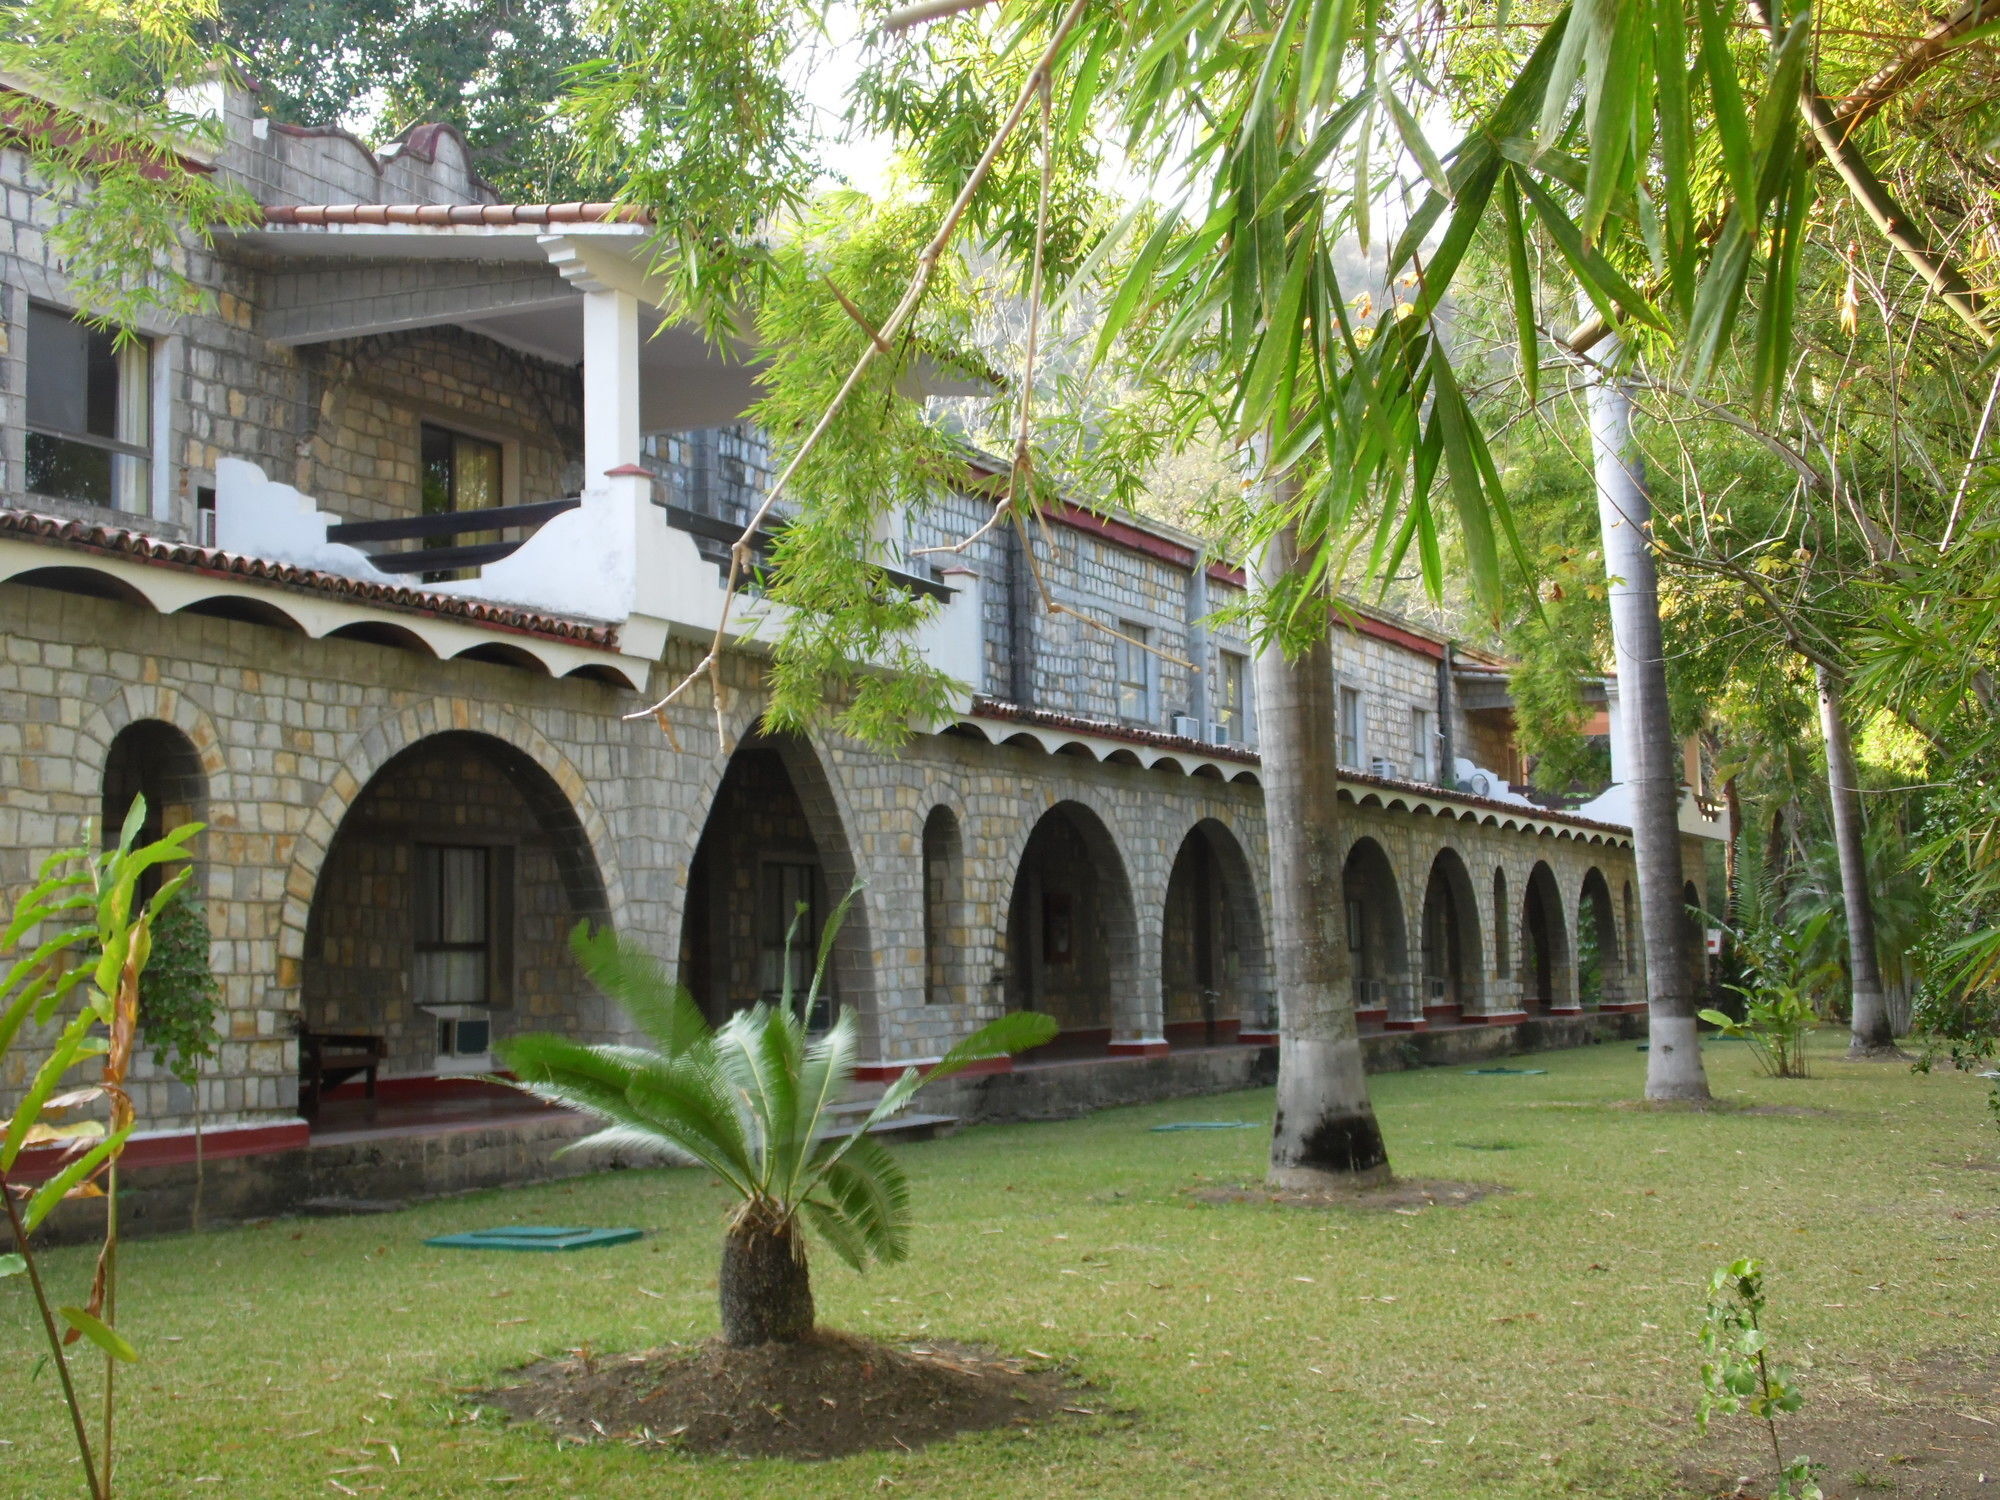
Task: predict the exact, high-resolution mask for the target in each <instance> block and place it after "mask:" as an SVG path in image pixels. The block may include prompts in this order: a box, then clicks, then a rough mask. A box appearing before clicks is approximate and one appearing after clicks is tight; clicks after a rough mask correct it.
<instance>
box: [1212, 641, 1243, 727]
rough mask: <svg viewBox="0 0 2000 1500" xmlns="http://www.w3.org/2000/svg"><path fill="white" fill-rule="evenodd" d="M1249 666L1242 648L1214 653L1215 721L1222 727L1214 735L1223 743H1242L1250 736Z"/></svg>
mask: <svg viewBox="0 0 2000 1500" xmlns="http://www.w3.org/2000/svg"><path fill="white" fill-rule="evenodd" d="M1249 667H1250V662H1249V659H1248V658H1247V657H1245V656H1244V655H1243V654H1242V653H1241V652H1238V651H1220V652H1217V653H1216V672H1215V723H1216V727H1217V728H1218V729H1219V730H1221V733H1220V734H1219V735H1218V736H1217V738H1219V739H1221V740H1222V741H1223V742H1224V743H1225V744H1237V745H1241V744H1245V743H1247V742H1248V741H1249V738H1250V721H1249V717H1248V712H1247V711H1248V709H1249V701H1250V700H1249V697H1248V693H1249V675H1250V674H1249Z"/></svg>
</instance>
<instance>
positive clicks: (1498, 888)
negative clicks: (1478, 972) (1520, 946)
mask: <svg viewBox="0 0 2000 1500" xmlns="http://www.w3.org/2000/svg"><path fill="white" fill-rule="evenodd" d="M1513 921H1514V908H1513V906H1512V904H1511V903H1510V902H1509V901H1508V899H1507V871H1506V870H1505V869H1504V868H1503V867H1501V866H1499V865H1495V866H1494V867H1493V973H1494V976H1495V977H1496V978H1498V979H1501V980H1505V979H1506V978H1507V977H1508V975H1509V973H1510V972H1511V970H1510V967H1509V964H1510V960H1511V959H1512V957H1513V953H1512V947H1513V945H1512V944H1511V943H1509V942H1508V941H1507V932H1508V928H1509V927H1511V926H1512V925H1513Z"/></svg>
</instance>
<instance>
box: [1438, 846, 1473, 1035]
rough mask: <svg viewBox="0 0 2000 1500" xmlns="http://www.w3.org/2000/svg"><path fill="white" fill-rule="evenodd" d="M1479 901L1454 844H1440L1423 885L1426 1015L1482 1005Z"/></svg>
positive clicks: (1456, 1015) (1455, 1014)
mask: <svg viewBox="0 0 2000 1500" xmlns="http://www.w3.org/2000/svg"><path fill="white" fill-rule="evenodd" d="M1479 949H1480V943H1479V907H1478V905H1477V903H1476V901H1475V899H1474V896H1473V891H1472V876H1471V874H1470V873H1469V872H1468V871H1467V870H1466V868H1465V861H1464V860H1462V859H1460V858H1459V857H1458V851H1457V850H1455V849H1440V850H1439V851H1438V855H1437V858H1436V859H1434V860H1432V861H1431V873H1430V880H1429V881H1428V883H1427V884H1426V886H1425V888H1424V925H1423V954H1424V993H1423V1003H1424V1015H1425V1018H1426V1019H1427V1020H1430V1021H1432V1022H1444V1023H1447V1024H1448V1023H1451V1022H1454V1021H1458V1020H1460V1019H1462V1018H1463V1017H1465V1016H1467V1015H1471V1014H1476V1013H1478V1012H1479V1011H1481V1010H1483V1009H1484V1008H1485V1007H1484V1003H1483V1002H1484V998H1485V997H1484V995H1483V993H1482V985H1481V982H1480V981H1481V979H1482V978H1483V977H1484V965H1483V964H1482V962H1481V959H1480V952H1479Z"/></svg>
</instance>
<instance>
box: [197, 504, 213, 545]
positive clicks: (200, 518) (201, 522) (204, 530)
mask: <svg viewBox="0 0 2000 1500" xmlns="http://www.w3.org/2000/svg"><path fill="white" fill-rule="evenodd" d="M194 544H195V545H196V546H197V547H213V546H215V545H216V540H215V507H214V506H212V505H208V506H203V507H202V508H201V509H200V510H197V511H196V512H195V513H194Z"/></svg>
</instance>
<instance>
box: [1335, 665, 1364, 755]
mask: <svg viewBox="0 0 2000 1500" xmlns="http://www.w3.org/2000/svg"><path fill="white" fill-rule="evenodd" d="M1333 729H1334V756H1335V759H1336V763H1337V764H1339V765H1343V766H1346V767H1348V768H1349V769H1350V770H1355V771H1363V770H1366V769H1367V768H1368V704H1367V700H1366V698H1365V697H1364V696H1363V695H1362V691H1361V689H1360V688H1358V687H1356V686H1355V685H1354V684H1353V683H1351V682H1343V683H1339V684H1337V685H1336V686H1335V688H1334V725H1333Z"/></svg>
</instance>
